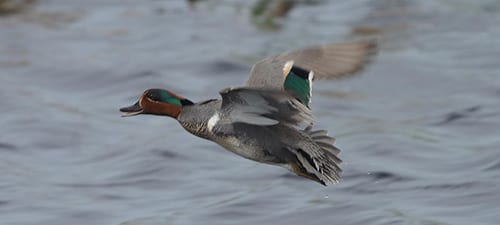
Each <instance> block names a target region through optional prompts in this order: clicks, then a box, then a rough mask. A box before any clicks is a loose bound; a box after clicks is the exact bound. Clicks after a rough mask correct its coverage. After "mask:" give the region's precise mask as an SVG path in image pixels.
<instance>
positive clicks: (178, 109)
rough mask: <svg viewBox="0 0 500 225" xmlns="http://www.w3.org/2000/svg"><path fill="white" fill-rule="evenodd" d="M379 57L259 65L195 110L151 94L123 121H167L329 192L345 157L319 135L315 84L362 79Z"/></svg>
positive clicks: (313, 51)
mask: <svg viewBox="0 0 500 225" xmlns="http://www.w3.org/2000/svg"><path fill="white" fill-rule="evenodd" d="M376 52H377V42H376V41H375V40H361V41H351V42H344V43H333V44H325V45H317V46H312V47H308V48H303V49H298V50H292V51H289V52H285V53H282V54H278V55H274V56H270V57H267V58H265V59H262V60H260V61H258V62H257V63H255V64H254V65H253V66H252V68H251V70H250V76H249V78H248V80H247V81H246V82H245V83H244V84H243V85H241V86H237V87H229V88H223V89H222V90H220V91H219V95H220V98H218V99H208V100H203V101H199V102H193V101H191V100H189V99H187V98H185V97H183V96H180V95H178V94H176V93H174V92H172V91H169V90H166V89H162V88H152V89H147V90H145V91H144V92H143V93H142V95H141V96H140V97H139V99H138V100H137V102H135V103H134V104H132V105H130V106H127V107H123V108H120V111H121V112H122V113H123V114H122V116H123V117H130V116H137V115H142V114H149V115H157V116H167V117H171V118H173V119H175V120H177V121H178V122H179V124H180V125H181V126H182V127H183V128H184V129H185V130H186V131H187V132H189V133H191V134H193V135H195V136H198V137H200V138H203V139H206V140H209V141H212V142H215V143H217V144H218V145H220V146H222V147H223V148H225V149H227V150H229V151H231V152H233V153H236V154H237V155H239V156H242V157H244V158H246V159H250V160H253V161H256V162H260V163H265V164H271V165H276V166H280V167H283V168H285V169H287V170H289V171H291V172H293V173H295V174H296V175H298V176H300V177H304V178H307V179H310V180H312V181H315V182H318V183H319V184H322V185H324V186H327V185H329V184H335V183H338V182H340V181H341V173H342V169H341V167H340V164H341V163H342V160H341V159H340V158H339V153H340V149H339V148H337V147H336V146H335V141H336V139H335V138H334V137H332V136H330V135H329V134H328V131H327V130H322V129H320V130H315V129H314V126H315V124H314V119H313V114H312V111H311V107H310V103H311V97H312V84H313V81H317V80H332V79H337V78H342V77H347V76H350V75H353V74H357V73H359V72H360V71H361V70H363V69H364V68H365V67H366V65H368V64H369V63H370V62H371V61H372V58H373V55H375V53H376Z"/></svg>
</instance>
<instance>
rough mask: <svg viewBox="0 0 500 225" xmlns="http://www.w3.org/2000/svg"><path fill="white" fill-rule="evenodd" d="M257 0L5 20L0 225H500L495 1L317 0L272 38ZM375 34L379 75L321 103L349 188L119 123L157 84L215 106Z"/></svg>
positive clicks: (133, 4)
mask: <svg viewBox="0 0 500 225" xmlns="http://www.w3.org/2000/svg"><path fill="white" fill-rule="evenodd" d="M255 2H256V1H255V0H252V1H246V0H237V1H202V2H200V3H199V4H197V5H195V6H194V7H190V6H189V5H188V4H187V3H186V2H184V1H166V0H163V1H161V0H160V1H152V0H142V1H137V0H106V1H104V0H102V1H101V0H71V1H70V0H39V1H38V2H37V3H36V4H35V5H33V6H32V7H31V8H30V9H28V10H26V11H24V12H22V13H19V14H13V15H7V16H2V17H0V112H1V118H0V131H1V133H0V174H1V175H0V224H2V225H3V224H6V225H35V224H36V225H59V224H60V225H68V224H71V225H80V224H81V225H88V224H111V225H118V224H123V225H125V224H126V225H136V224H141V225H143V224H144V225H145V224H147V225H153V224H154V225H158V224H161V225H169V224H176V225H177V224H179V225H193V224H218V225H219V224H248V225H251V224H283V225H285V224H286V225H289V224H307V225H330V224H342V225H348V224H352V225H367V224H370V225H372V224H381V225H382V224H415V225H416V224H425V225H487V224H491V225H495V224H499V223H500V149H499V146H500V38H499V37H500V26H499V24H500V2H498V1H496V0H491V1H487V0H484V1H469V0H405V1H391V0H356V1H340V0H339V1H315V2H316V4H305V3H303V4H298V5H297V6H296V7H295V8H294V9H293V10H292V11H291V12H290V14H289V15H288V17H287V18H285V19H282V20H278V21H277V23H278V24H279V25H281V28H276V29H266V28H263V27H261V26H260V25H256V23H254V22H255V21H253V20H252V19H251V13H250V11H251V8H252V7H253V4H256V3H255ZM313 3H314V2H313ZM367 33H370V34H373V33H377V35H378V36H379V39H380V42H381V48H380V53H379V55H378V57H377V59H376V60H375V62H374V63H373V64H372V66H370V67H369V68H368V69H367V70H366V71H364V72H363V74H362V75H360V76H356V77H353V78H351V79H343V80H338V81H332V82H321V83H319V82H318V83H316V84H315V87H314V92H313V95H314V98H313V104H312V108H313V110H314V113H315V115H316V120H317V121H318V122H317V123H318V126H319V127H320V128H326V129H328V130H330V133H331V134H332V135H334V136H335V137H337V145H338V147H339V148H341V149H342V153H341V157H342V159H343V160H344V163H343V164H342V166H343V169H344V171H345V172H344V180H343V181H342V183H341V184H339V185H333V186H329V187H323V186H321V185H319V184H317V183H315V182H312V181H309V180H306V179H302V178H298V177H296V176H295V175H293V174H291V173H290V172H288V171H286V170H284V169H282V168H279V167H274V166H268V165H263V164H258V163H255V162H253V161H249V160H246V159H243V158H241V157H238V156H236V155H234V154H232V153H230V152H228V151H226V150H224V149H222V148H221V147H219V146H217V145H215V144H213V143H210V142H207V141H205V140H202V139H199V138H196V137H194V136H191V135H190V134H188V133H187V132H185V131H184V130H183V129H182V128H181V127H180V126H179V125H178V124H177V123H176V121H174V120H172V119H169V118H164V117H153V116H138V117H132V118H121V117H120V113H119V112H118V108H119V107H121V106H125V105H128V104H131V103H133V102H134V101H135V100H136V98H137V97H138V95H139V94H140V93H142V91H143V90H144V89H147V88H150V87H161V88H167V89H169V90H172V91H174V92H176V93H178V94H180V95H183V96H185V97H188V98H190V99H191V100H193V101H198V100H203V99H206V98H214V97H217V96H218V91H219V90H220V89H222V88H224V87H227V86H238V85H239V84H242V83H243V82H244V81H245V80H246V78H247V74H248V71H249V68H250V65H251V64H252V63H253V62H255V61H256V60H258V59H260V58H262V57H265V56H268V55H271V54H275V53H278V52H281V51H285V50H290V49H296V48H300V47H304V46H309V45H314V44H320V43H329V42H340V41H345V40H349V39H352V38H359V36H364V35H366V34H367Z"/></svg>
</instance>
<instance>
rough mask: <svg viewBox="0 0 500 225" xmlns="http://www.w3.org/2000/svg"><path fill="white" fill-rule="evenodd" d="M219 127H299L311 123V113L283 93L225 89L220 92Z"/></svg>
mask: <svg viewBox="0 0 500 225" xmlns="http://www.w3.org/2000/svg"><path fill="white" fill-rule="evenodd" d="M220 95H221V96H222V105H221V108H220V110H219V112H218V117H219V118H218V119H217V120H218V121H217V123H218V124H219V125H220V124H224V123H225V124H232V123H247V124H253V125H260V126H270V125H275V124H278V123H282V124H286V125H289V126H299V125H302V124H310V123H311V122H312V120H313V119H312V114H311V111H310V110H309V109H308V108H307V107H306V106H304V105H303V104H302V103H301V102H300V101H299V100H297V99H296V98H295V97H293V96H291V95H290V94H288V93H286V92H283V91H276V90H264V89H255V88H234V89H233V88H226V89H224V90H222V91H220Z"/></svg>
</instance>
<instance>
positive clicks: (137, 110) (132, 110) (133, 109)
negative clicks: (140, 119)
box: [120, 101, 144, 117]
mask: <svg viewBox="0 0 500 225" xmlns="http://www.w3.org/2000/svg"><path fill="white" fill-rule="evenodd" d="M120 112H123V114H122V117H128V116H136V115H139V114H142V113H143V112H144V110H143V109H142V108H141V105H139V101H137V102H136V103H135V104H133V105H131V106H128V107H123V108H120Z"/></svg>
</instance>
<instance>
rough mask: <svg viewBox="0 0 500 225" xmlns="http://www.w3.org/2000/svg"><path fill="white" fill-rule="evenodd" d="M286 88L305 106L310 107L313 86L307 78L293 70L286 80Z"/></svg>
mask: <svg viewBox="0 0 500 225" xmlns="http://www.w3.org/2000/svg"><path fill="white" fill-rule="evenodd" d="M284 86H285V90H287V91H288V92H290V93H292V94H293V95H294V96H295V97H296V98H297V99H298V100H299V101H301V102H302V103H303V104H304V105H306V106H309V100H310V98H311V86H310V81H309V79H308V78H307V77H306V78H304V77H303V76H299V75H297V74H296V73H294V72H293V70H291V71H290V73H289V74H288V75H287V77H286V79H285V84H284Z"/></svg>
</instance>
